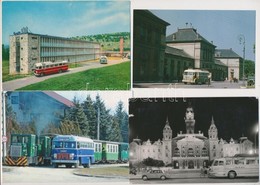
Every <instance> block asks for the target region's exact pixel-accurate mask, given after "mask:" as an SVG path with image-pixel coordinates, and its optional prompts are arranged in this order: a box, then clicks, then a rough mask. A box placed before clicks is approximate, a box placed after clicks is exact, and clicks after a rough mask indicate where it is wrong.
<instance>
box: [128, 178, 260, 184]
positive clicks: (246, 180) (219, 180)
mask: <svg viewBox="0 0 260 185" xmlns="http://www.w3.org/2000/svg"><path fill="white" fill-rule="evenodd" d="M130 183H131V184H176V183H199V184H201V183H205V184H208V183H254V184H258V183H259V179H258V178H236V179H228V178H186V179H178V178H177V179H166V180H164V181H162V180H147V181H143V180H141V179H132V180H131V179H130Z"/></svg>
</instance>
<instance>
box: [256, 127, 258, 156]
mask: <svg viewBox="0 0 260 185" xmlns="http://www.w3.org/2000/svg"><path fill="white" fill-rule="evenodd" d="M257 133H258V124H257V125H256V127H255V153H257V152H256V136H257Z"/></svg>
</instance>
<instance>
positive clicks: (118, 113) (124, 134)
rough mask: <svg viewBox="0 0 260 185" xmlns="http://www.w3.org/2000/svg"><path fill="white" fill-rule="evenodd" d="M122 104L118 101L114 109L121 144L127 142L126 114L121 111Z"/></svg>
mask: <svg viewBox="0 0 260 185" xmlns="http://www.w3.org/2000/svg"><path fill="white" fill-rule="evenodd" d="M123 105H124V104H123V102H122V101H119V102H118V104H117V108H116V114H115V118H116V119H117V122H118V123H119V125H120V131H121V137H122V141H123V142H128V114H127V113H126V112H125V111H124V110H123V109H124V107H123Z"/></svg>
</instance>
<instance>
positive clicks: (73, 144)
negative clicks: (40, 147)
mask: <svg viewBox="0 0 260 185" xmlns="http://www.w3.org/2000/svg"><path fill="white" fill-rule="evenodd" d="M52 148H76V142H67V141H54V142H53V145H52Z"/></svg>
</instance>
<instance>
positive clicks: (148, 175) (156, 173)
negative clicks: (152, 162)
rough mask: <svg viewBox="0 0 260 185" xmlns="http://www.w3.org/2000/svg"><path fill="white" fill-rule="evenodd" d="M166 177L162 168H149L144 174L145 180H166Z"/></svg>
mask: <svg viewBox="0 0 260 185" xmlns="http://www.w3.org/2000/svg"><path fill="white" fill-rule="evenodd" d="M166 178H167V176H166V174H165V173H164V172H163V171H162V170H149V171H147V172H145V173H143V174H142V179H143V180H149V179H161V180H165V179H166Z"/></svg>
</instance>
